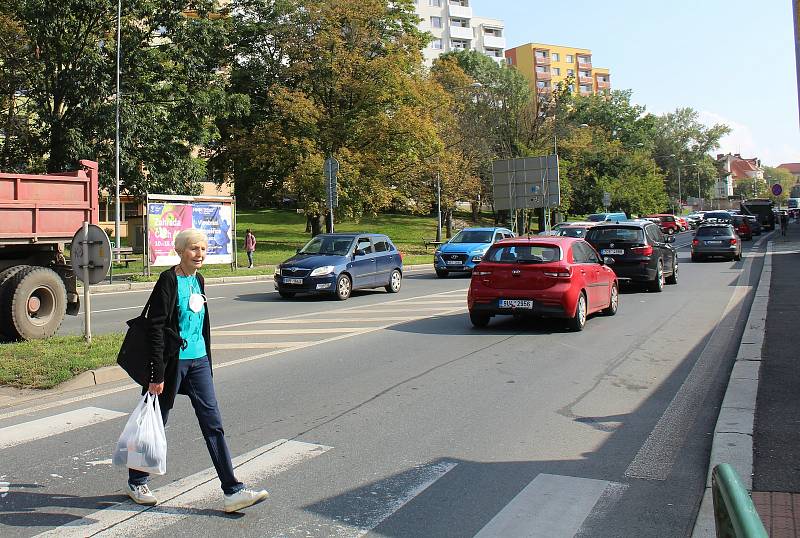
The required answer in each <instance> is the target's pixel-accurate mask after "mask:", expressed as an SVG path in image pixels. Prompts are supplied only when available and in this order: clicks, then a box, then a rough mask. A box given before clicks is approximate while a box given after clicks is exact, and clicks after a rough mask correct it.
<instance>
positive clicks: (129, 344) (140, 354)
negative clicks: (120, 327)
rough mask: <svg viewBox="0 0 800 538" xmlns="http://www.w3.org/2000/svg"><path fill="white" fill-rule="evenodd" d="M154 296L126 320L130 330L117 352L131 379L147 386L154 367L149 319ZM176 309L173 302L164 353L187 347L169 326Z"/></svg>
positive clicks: (167, 325) (165, 336) (120, 362)
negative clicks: (140, 309)
mask: <svg viewBox="0 0 800 538" xmlns="http://www.w3.org/2000/svg"><path fill="white" fill-rule="evenodd" d="M176 296H177V293H176ZM152 298H153V297H152V295H151V296H150V297H149V298H148V299H147V303H146V304H145V305H144V308H143V309H142V313H141V314H139V315H138V316H137V317H135V318H133V319H129V320H128V321H127V322H126V323H127V324H128V332H126V333H125V338H124V339H123V340H122V346H120V348H119V353H118V354H117V364H119V365H120V366H121V367H122V369H123V370H125V371H126V372H127V373H128V375H129V376H131V379H133V380H134V381H136V382H137V383H138V384H140V385H141V386H143V387H145V388H146V387H148V386H150V379H151V377H150V374H151V371H152V369H153V361H152V359H151V358H150V355H151V349H150V345H151V342H150V320H149V319H147V314H148V311H149V309H150V300H151V299H152ZM176 300H177V297H176ZM174 311H175V305H174V304H173V306H172V308H171V309H170V311H169V315H168V316H167V320H166V322H165V323H164V355H168V354H170V353H174V352H175V351H177V350H178V349H182V348H185V347H186V342H185V341H184V340H183V339H182V338H181V337H180V334H177V333H176V332H175V331H174V330H173V329H172V327H170V326H169V325H170V321H171V320H172V313H173V312H174Z"/></svg>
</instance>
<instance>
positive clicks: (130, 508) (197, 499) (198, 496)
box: [37, 439, 333, 537]
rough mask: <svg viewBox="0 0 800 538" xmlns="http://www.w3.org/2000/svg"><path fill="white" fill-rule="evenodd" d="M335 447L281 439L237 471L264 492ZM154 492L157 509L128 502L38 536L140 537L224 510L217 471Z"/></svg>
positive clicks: (244, 459) (243, 459)
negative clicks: (286, 473) (203, 511)
mask: <svg viewBox="0 0 800 538" xmlns="http://www.w3.org/2000/svg"><path fill="white" fill-rule="evenodd" d="M331 448H333V447H330V446H326V445H320V444H314V443H305V442H302V441H292V440H287V439H279V440H277V441H275V442H274V443H270V444H268V445H265V446H262V447H259V448H256V449H255V450H251V451H249V452H247V453H246V454H242V455H241V456H237V457H236V458H233V466H234V469H235V470H236V477H237V478H238V479H239V480H240V481H242V482H244V483H245V484H247V485H249V486H252V487H253V488H260V487H262V485H266V486H268V484H264V481H265V480H268V479H269V478H272V477H274V476H275V475H277V474H279V473H282V472H284V471H286V470H288V469H290V468H292V467H294V466H295V465H298V464H300V463H303V462H306V461H308V460H311V459H313V458H316V457H317V456H321V455H322V454H324V453H326V452H327V451H329V450H331ZM123 482H124V479H123ZM123 485H124V484H123ZM153 493H154V495H155V496H156V498H157V499H158V500H159V504H158V505H156V506H142V505H138V504H136V503H134V502H133V501H131V500H126V501H123V502H121V503H119V504H117V505H114V506H110V507H108V508H105V509H103V510H98V511H96V512H94V513H91V514H89V515H87V516H85V517H83V518H82V519H79V520H76V521H72V522H70V523H68V524H66V525H62V526H60V527H56V528H54V529H51V530H49V531H47V532H44V533H41V534H38V535H37V536H53V537H56V536H57V537H73V536H74V537H83V536H108V537H112V536H140V535H142V534H143V533H145V532H146V533H147V534H151V533H153V532H156V531H158V530H160V529H163V528H165V527H168V526H170V525H173V524H175V523H178V522H180V521H181V520H183V519H185V518H187V517H189V516H190V515H192V514H193V513H196V511H197V510H198V509H203V508H211V509H214V508H216V509H218V510H222V490H221V489H220V486H219V480H218V478H217V472H216V470H215V469H214V468H213V467H209V468H208V469H205V470H203V471H200V472H199V473H195V474H193V475H191V476H187V477H185V478H182V479H180V480H177V481H175V482H172V483H171V484H167V485H166V486H163V487H161V488H158V489H157V490H154V491H153Z"/></svg>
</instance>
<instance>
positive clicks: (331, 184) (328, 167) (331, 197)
mask: <svg viewBox="0 0 800 538" xmlns="http://www.w3.org/2000/svg"><path fill="white" fill-rule="evenodd" d="M338 175H339V161H337V160H336V158H335V157H328V158H327V159H325V180H326V181H325V189H326V191H327V195H328V205H329V206H330V207H339V195H338V193H337V189H336V177H337V176H338Z"/></svg>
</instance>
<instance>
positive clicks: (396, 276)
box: [386, 269, 403, 293]
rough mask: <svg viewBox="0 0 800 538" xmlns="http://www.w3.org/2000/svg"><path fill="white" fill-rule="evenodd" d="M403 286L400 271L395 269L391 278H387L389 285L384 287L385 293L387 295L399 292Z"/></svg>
mask: <svg viewBox="0 0 800 538" xmlns="http://www.w3.org/2000/svg"><path fill="white" fill-rule="evenodd" d="M402 284H403V275H401V274H400V271H398V270H397V269H395V270H394V271H392V276H390V277H389V285H388V286H386V291H388V292H389V293H397V292H398V291H400V286H401V285H402Z"/></svg>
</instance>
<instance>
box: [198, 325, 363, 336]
mask: <svg viewBox="0 0 800 538" xmlns="http://www.w3.org/2000/svg"><path fill="white" fill-rule="evenodd" d="M363 329H364V327H316V328H309V329H248V330H246V331H213V332H212V333H211V335H212V336H259V335H267V334H330V333H351V332H356V331H361V330H363Z"/></svg>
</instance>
